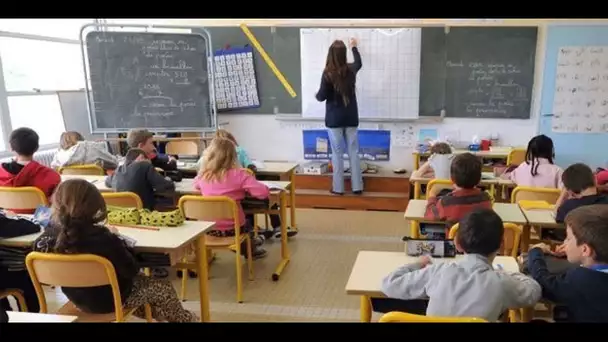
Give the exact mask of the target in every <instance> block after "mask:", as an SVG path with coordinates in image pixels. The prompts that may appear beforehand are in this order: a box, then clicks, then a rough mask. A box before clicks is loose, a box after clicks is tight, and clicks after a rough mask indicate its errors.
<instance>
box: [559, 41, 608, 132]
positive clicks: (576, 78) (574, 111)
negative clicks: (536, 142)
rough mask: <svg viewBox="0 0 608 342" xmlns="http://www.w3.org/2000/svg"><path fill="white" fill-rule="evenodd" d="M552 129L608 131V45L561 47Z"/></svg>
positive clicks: (560, 130) (562, 130) (564, 130)
mask: <svg viewBox="0 0 608 342" xmlns="http://www.w3.org/2000/svg"><path fill="white" fill-rule="evenodd" d="M556 71H557V72H556V76H555V93H554V94H555V95H554V98H553V120H552V122H551V129H552V130H553V132H561V133H566V132H567V133H604V132H608V98H607V97H606V93H608V46H564V47H561V48H559V50H558V56H557V70H556Z"/></svg>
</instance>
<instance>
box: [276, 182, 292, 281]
mask: <svg viewBox="0 0 608 342" xmlns="http://www.w3.org/2000/svg"><path fill="white" fill-rule="evenodd" d="M292 193H293V191H292ZM285 195H286V194H285V191H281V193H280V194H279V198H280V201H281V209H280V210H281V217H285V216H286V210H287V209H286V208H285V205H286V202H287V200H286V198H285ZM292 208H293V207H292ZM292 222H293V221H292ZM288 263H289V247H288V245H287V223H286V222H285V220H281V262H280V263H279V266H278V267H277V268H276V270H275V271H274V273H273V274H272V280H274V281H277V280H279V277H280V276H281V273H282V272H283V270H284V269H285V267H287V264H288Z"/></svg>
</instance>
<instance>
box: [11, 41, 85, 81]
mask: <svg viewBox="0 0 608 342" xmlns="http://www.w3.org/2000/svg"><path fill="white" fill-rule="evenodd" d="M0 57H1V58H2V69H3V72H4V82H5V86H6V90H7V91H8V92H12V91H33V90H34V89H38V90H41V91H45V90H53V91H54V90H78V89H82V88H84V84H85V80H84V71H83V66H82V52H81V49H80V45H79V44H67V43H56V42H49V41H42V40H31V39H22V38H7V37H0Z"/></svg>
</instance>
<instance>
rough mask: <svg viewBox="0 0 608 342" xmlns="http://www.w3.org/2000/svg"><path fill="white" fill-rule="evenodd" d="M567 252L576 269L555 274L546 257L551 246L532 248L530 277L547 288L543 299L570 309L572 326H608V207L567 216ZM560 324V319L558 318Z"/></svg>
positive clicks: (592, 207)
mask: <svg viewBox="0 0 608 342" xmlns="http://www.w3.org/2000/svg"><path fill="white" fill-rule="evenodd" d="M565 221H566V240H565V241H564V252H565V254H566V257H567V258H568V261H569V262H570V263H572V264H574V265H578V267H574V268H572V269H570V270H568V271H566V272H565V273H562V274H559V275H555V274H551V273H550V272H549V270H548V268H547V264H546V262H545V256H544V254H550V253H551V249H550V246H548V245H547V244H544V243H541V244H538V245H534V246H532V248H531V249H530V252H529V254H528V263H527V266H528V270H529V271H530V275H531V276H532V277H533V278H534V279H535V280H536V281H538V282H539V283H540V285H541V286H542V288H543V297H544V298H546V299H548V300H550V301H552V302H554V303H557V304H563V305H564V306H565V307H566V310H564V312H565V313H566V316H567V317H564V318H562V319H563V320H565V321H569V322H604V323H606V322H608V206H606V205H603V204H594V205H586V206H582V207H579V208H576V209H574V210H572V211H571V212H570V213H568V215H567V216H566V220H565ZM556 320H557V318H556Z"/></svg>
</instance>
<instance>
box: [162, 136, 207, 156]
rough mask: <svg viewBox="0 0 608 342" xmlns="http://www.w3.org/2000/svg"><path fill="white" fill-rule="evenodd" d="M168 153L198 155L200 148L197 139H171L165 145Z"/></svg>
mask: <svg viewBox="0 0 608 342" xmlns="http://www.w3.org/2000/svg"><path fill="white" fill-rule="evenodd" d="M165 151H166V152H167V154H177V155H188V156H198V155H199V152H198V151H199V148H198V144H197V142H196V141H188V140H184V141H169V142H168V143H167V145H166V146H165Z"/></svg>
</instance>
